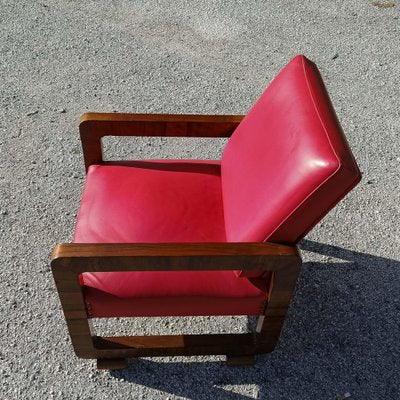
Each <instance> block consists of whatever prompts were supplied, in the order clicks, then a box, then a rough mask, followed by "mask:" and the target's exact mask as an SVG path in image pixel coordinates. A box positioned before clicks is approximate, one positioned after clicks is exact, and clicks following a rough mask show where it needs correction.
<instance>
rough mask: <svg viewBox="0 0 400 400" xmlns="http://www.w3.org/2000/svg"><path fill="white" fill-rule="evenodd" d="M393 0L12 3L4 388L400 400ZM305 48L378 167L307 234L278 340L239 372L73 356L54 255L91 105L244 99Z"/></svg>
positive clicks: (72, 201)
mask: <svg viewBox="0 0 400 400" xmlns="http://www.w3.org/2000/svg"><path fill="white" fill-rule="evenodd" d="M393 1H394V3H395V4H394V6H393V7H390V5H393V3H392V4H391V3H389V2H386V3H383V4H386V5H389V6H388V7H383V6H382V4H381V6H379V3H374V4H373V3H372V2H370V1H361V0H354V1H351V2H349V1H332V2H321V1H317V0H309V1H307V2H297V1H294V0H292V1H269V2H262V1H251V0H246V1H236V2H230V1H218V2H216V1H215V2H214V1H200V2H199V1H190V2H187V1H186V2H180V1H176V2H172V1H161V0H159V1H156V2H149V1H128V0H126V1H120V0H114V1H102V0H99V1H96V2H94V1H86V2H78V1H73V0H63V1H59V0H42V1H40V2H29V1H26V0H21V1H18V2H11V1H7V0H0V21H1V30H0V85H1V86H0V88H1V96H0V100H1V106H0V132H1V137H0V152H1V157H0V167H1V172H0V187H1V196H0V223H1V228H0V232H1V236H0V237H1V252H0V263H1V264H0V265H1V270H0V274H1V276H0V287H1V289H0V290H1V299H2V301H1V304H0V345H1V347H0V348H1V350H0V383H1V386H0V391H1V394H0V399H2V400H3V399H53V398H54V399H131V398H132V399H141V398H143V399H167V398H169V399H173V398H189V399H253V398H258V399H285V400H287V399H336V398H338V396H340V395H344V394H345V393H349V394H350V396H351V397H350V399H362V400H367V399H386V400H387V399H396V400H397V399H399V398H400V366H399V364H400V361H399V360H400V344H399V343H400V341H399V331H400V313H399V311H400V261H399V260H400V250H399V247H400V246H399V242H400V237H399V236H400V235H399V221H398V215H399V203H400V201H399V200H400V199H399V169H400V168H399V166H400V154H399V148H400V143H399V135H398V130H399V126H400V123H399V88H400V82H399V80H400V79H399V77H400V61H399V60H400V51H399V46H398V44H399V37H400V35H399V19H398V18H399V7H400V4H399V2H398V1H397V0H393ZM302 3H303V4H302ZM376 4H378V5H376ZM297 53H303V54H305V55H307V56H308V57H309V58H311V59H312V60H314V61H315V62H316V63H317V65H318V66H319V67H320V69H321V72H322V75H323V77H324V79H325V82H326V85H327V87H328V90H329V92H330V93H331V96H332V100H333V103H334V105H335V108H336V110H337V112H338V115H339V118H340V120H341V122H342V125H343V128H344V130H345V132H346V134H347V137H348V139H349V142H350V144H351V146H352V148H353V150H354V154H355V156H356V158H357V160H358V162H359V165H360V168H361V170H362V171H363V175H364V178H363V181H362V182H361V183H360V185H359V186H358V187H357V188H356V189H355V190H354V191H353V192H352V193H351V194H350V195H349V196H348V197H347V198H346V199H345V200H344V201H343V202H341V203H340V205H339V206H338V207H336V208H335V209H334V210H333V211H332V212H331V213H330V214H329V215H328V216H327V217H326V218H325V219H324V221H323V222H322V223H320V224H319V225H318V226H317V227H316V228H315V229H314V230H313V231H312V233H310V234H309V235H308V237H307V239H306V240H304V241H303V242H302V243H301V248H302V249H303V255H304V261H305V263H304V266H303V270H302V274H301V276H300V280H299V283H298V286H297V292H296V295H295V298H294V300H293V302H292V305H291V307H290V311H289V315H288V318H287V321H286V323H285V327H284V330H283V334H282V336H281V339H280V342H279V346H278V348H277V349H276V351H275V352H274V353H272V354H270V355H266V356H262V357H260V358H259V360H258V363H257V364H256V365H255V366H254V367H246V368H236V369H230V368H228V367H227V366H225V365H224V363H223V362H221V360H222V358H219V357H193V358H171V359H140V360H136V361H134V360H132V362H131V363H130V366H129V369H127V370H125V371H122V372H108V371H101V372H99V371H96V370H95V367H94V363H93V362H91V361H83V360H79V359H77V358H76V357H75V356H74V354H73V351H72V348H71V344H70V341H69V337H68V335H67V330H66V326H65V322H64V320H63V316H62V313H61V309H60V303H59V300H58V297H57V294H56V291H55V287H54V283H53V279H52V276H51V274H50V269H49V258H50V252H51V248H52V246H53V245H54V244H55V243H56V242H65V241H70V240H71V237H72V232H73V226H74V220H75V216H76V212H77V207H78V204H79V199H80V195H81V190H82V185H83V182H84V168H83V161H82V156H81V150H80V143H79V139H78V134H77V125H78V118H79V115H80V114H82V113H84V112H86V111H88V110H91V111H114V110H115V111H121V112H143V113H146V112H165V113H202V114H207V113H218V114H224V113H245V112H246V111H247V110H248V109H249V107H250V106H251V105H252V103H253V102H254V101H255V99H256V98H257V97H258V96H259V95H260V94H261V92H262V91H263V90H264V88H265V87H266V86H267V84H268V83H269V82H270V80H271V79H272V78H273V77H274V76H275V74H276V73H277V72H278V71H279V70H280V69H281V68H282V67H283V66H284V65H285V63H286V62H288V61H289V60H290V59H291V58H292V57H293V56H294V55H295V54H297ZM123 144H124V142H123V141H118V140H117V141H115V140H111V141H109V142H108V143H107V146H106V147H107V153H108V154H107V156H108V157H110V158H113V157H117V156H118V155H121V154H122V155H130V156H131V157H135V158H152V157H171V156H175V157H193V155H194V154H196V155H198V154H200V156H201V157H204V158H213V157H218V156H219V153H220V151H221V148H222V145H223V143H222V142H221V141H218V140H199V141H193V140H186V141H185V140H180V141H179V140H172V141H171V142H167V141H166V140H165V139H152V140H148V139H145V140H136V141H133V140H131V141H127V142H126V144H127V145H126V146H125V145H124V146H122V145H123ZM121 148H123V150H125V152H121ZM127 148H129V150H127ZM117 322H118V321H111V322H110V323H108V324H104V323H99V324H98V329H99V330H100V331H104V330H107V331H116V330H117V331H118V330H119V331H121V330H123V331H125V330H127V329H128V327H129V329H130V330H133V331H137V332H140V331H145V332H154V331H155V330H157V331H158V332H164V333H166V332H180V331H185V330H186V331H189V330H190V329H193V327H195V329H196V331H198V332H207V331H217V330H218V331H243V330H246V326H247V320H246V319H245V318H221V320H219V319H216V318H211V319H207V318H190V319H184V320H180V319H170V320H168V321H166V322H164V321H160V320H159V319H156V320H148V319H138V320H135V321H133V322H132V323H129V325H128V324H127V323H122V324H117Z"/></svg>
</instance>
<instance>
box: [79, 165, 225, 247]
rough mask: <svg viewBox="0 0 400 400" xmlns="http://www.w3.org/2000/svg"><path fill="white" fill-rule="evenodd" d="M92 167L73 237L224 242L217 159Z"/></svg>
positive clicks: (90, 240)
mask: <svg viewBox="0 0 400 400" xmlns="http://www.w3.org/2000/svg"><path fill="white" fill-rule="evenodd" d="M125 164H126V165H125V166H120V165H112V166H102V165H92V166H91V167H90V168H89V171H88V174H87V177H86V184H85V188H84V193H83V197H82V201H81V208H80V210H79V215H78V221H77V225H76V230H75V235H74V241H75V242H80V243H124V242H131V243H135V242H224V241H225V228H224V217H223V208H222V196H221V176H220V164H219V162H218V161H208V162H201V161H183V160H180V161H179V160H177V161H136V162H130V163H125Z"/></svg>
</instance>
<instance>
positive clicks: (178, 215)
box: [74, 160, 266, 317]
mask: <svg viewBox="0 0 400 400" xmlns="http://www.w3.org/2000/svg"><path fill="white" fill-rule="evenodd" d="M220 179H221V177H220V165H219V162H217V161H207V162H205V161H204V162H201V161H182V160H181V161H152V162H149V161H137V162H129V163H125V165H124V166H116V165H115V166H102V165H92V166H91V167H90V168H89V171H88V174H87V178H86V184H85V189H84V193H83V198H82V202H81V208H80V211H79V215H78V220H77V224H76V229H75V236H74V242H79V243H122V242H204V241H208V242H221V241H225V228H224V220H223V209H222V196H221V182H220ZM232 267H234V266H232ZM81 281H82V283H83V284H84V286H85V289H84V293H85V300H86V304H87V309H88V311H89V315H90V316H91V317H123V316H125V317H133V316H156V315H157V316H163V315H171V316H173V315H177V316H179V315H180V316H184V315H211V314H214V315H240V314H243V315H257V314H259V313H260V311H261V309H262V307H263V306H264V302H265V298H266V293H265V290H264V291H263V290H260V289H258V288H257V287H256V286H254V285H253V284H252V283H250V281H248V280H247V279H238V278H237V276H236V274H235V272H234V271H222V272H221V271H183V272H171V271H168V272H167V271H166V272H164V271H162V272H119V273H85V274H83V276H82V279H81ZM258 286H260V287H262V286H263V284H262V282H260V283H259V285H258ZM264 286H265V285H264Z"/></svg>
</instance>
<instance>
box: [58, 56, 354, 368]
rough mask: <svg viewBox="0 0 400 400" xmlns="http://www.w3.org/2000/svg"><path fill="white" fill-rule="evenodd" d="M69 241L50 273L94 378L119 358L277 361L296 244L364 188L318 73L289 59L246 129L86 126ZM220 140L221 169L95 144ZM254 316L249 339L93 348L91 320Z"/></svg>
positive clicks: (114, 117)
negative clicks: (266, 357)
mask: <svg viewBox="0 0 400 400" xmlns="http://www.w3.org/2000/svg"><path fill="white" fill-rule="evenodd" d="M80 134H81V140H82V145H83V154H84V159H85V166H86V171H87V176H86V183H85V188H84V192H83V197H82V202H81V206H80V210H79V214H78V219H77V223H76V229H75V234H74V241H73V243H71V244H59V245H57V246H56V247H55V249H54V252H53V257H52V262H51V265H52V271H53V276H54V279H55V282H56V285H57V289H58V292H59V295H60V299H61V303H62V306H63V310H64V314H65V318H66V321H67V325H68V329H69V333H70V336H71V340H72V344H73V346H74V349H75V352H76V354H77V355H78V356H80V357H83V358H95V359H97V360H98V367H99V368H121V367H124V366H125V365H126V362H125V359H126V358H128V357H140V356H169V355H201V354H225V355H227V356H228V362H229V363H230V364H243V363H251V362H254V355H255V354H257V353H264V352H270V351H272V350H273V349H274V347H275V344H276V342H277V340H278V338H279V334H280V330H281V327H282V325H283V322H284V318H285V315H286V310H287V308H288V305H289V302H290V298H291V295H292V292H293V289H294V286H295V284H296V280H297V276H298V273H299V269H300V266H301V258H300V255H299V252H298V250H297V247H296V243H297V242H298V241H299V240H300V239H301V238H302V237H304V235H306V233H307V232H308V231H309V230H310V229H311V228H312V227H313V226H314V225H315V224H316V223H317V222H318V221H319V220H320V219H321V218H322V217H323V216H324V215H325V214H326V213H327V212H328V211H329V210H330V209H331V208H332V207H333V206H334V205H335V204H336V203H337V202H338V201H339V200H340V199H341V198H342V197H343V196H345V194H346V193H347V192H348V191H349V190H351V189H352V188H353V187H354V186H355V185H356V184H357V183H358V181H359V180H360V172H359V170H358V168H357V165H356V162H355V160H354V158H353V156H352V154H351V151H350V149H349V147H348V145H347V143H346V140H345V138H344V136H343V133H342V130H341V128H340V125H339V123H338V121H337V118H336V116H335V113H334V110H333V108H332V105H331V103H330V101H329V97H328V95H327V92H326V89H325V87H324V85H323V83H322V80H321V77H320V75H319V73H318V70H317V68H316V67H315V65H314V64H313V63H312V62H310V61H309V60H307V59H306V58H305V57H304V56H297V57H295V58H294V59H293V60H292V61H290V62H289V64H288V65H287V66H286V67H285V68H284V69H283V70H282V71H281V72H280V73H279V75H278V76H277V77H276V78H275V79H274V80H273V82H272V83H271V84H270V86H269V87H268V88H267V90H266V91H265V92H264V93H263V94H262V96H261V97H260V99H259V100H258V101H257V102H256V104H255V105H254V106H253V107H252V109H251V110H250V111H249V113H248V114H247V115H246V116H245V117H242V116H205V115H203V116H202V115H134V114H96V113H89V114H85V115H84V116H83V117H82V119H81V124H80ZM106 135H117V136H139V135H142V136H190V137H196V136H197V137H199V136H202V137H230V139H229V141H228V144H227V145H226V148H225V150H224V153H223V156H222V160H220V161H219V160H218V161H199V160H197V161H193V160H153V161H121V162H106V161H103V159H102V150H101V138H102V137H103V136H106ZM201 315H257V316H259V322H258V326H257V329H256V331H255V332H251V333H248V334H231V335H229V334H218V335H175V336H139V337H138V336H135V337H98V336H94V335H93V334H92V331H91V327H90V319H91V318H107V317H141V316H148V317H153V316H201Z"/></svg>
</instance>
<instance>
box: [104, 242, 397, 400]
mask: <svg viewBox="0 0 400 400" xmlns="http://www.w3.org/2000/svg"><path fill="white" fill-rule="evenodd" d="M300 248H301V249H302V250H303V251H305V252H310V253H314V254H315V255H318V257H320V256H322V257H323V261H317V262H314V261H307V262H305V263H304V264H303V269H302V272H301V276H300V279H299V282H298V285H297V289H296V293H295V296H294V298H293V301H292V304H291V306H290V309H289V312H288V316H287V319H286V322H285V326H284V329H283V332H282V335H281V338H280V340H279V343H278V346H277V348H276V350H275V351H274V352H273V353H270V354H268V355H264V356H261V357H260V358H259V362H258V363H257V364H256V365H254V366H252V367H245V368H244V367H237V368H234V369H232V368H229V367H227V366H225V365H224V363H223V362H222V361H221V362H218V361H215V362H205V361H203V360H202V361H189V362H182V361H181V360H178V361H175V359H173V358H172V359H169V360H168V361H166V360H164V361H161V359H160V361H154V360H150V359H136V360H132V361H131V362H130V363H129V368H128V369H126V370H118V371H117V370H115V371H110V374H111V376H113V377H115V378H118V379H124V380H125V381H127V382H131V383H134V384H138V385H143V386H146V387H150V388H153V389H155V390H158V391H161V392H164V393H166V395H173V396H178V397H183V398H188V399H251V398H257V399H287V398H291V399H292V398H293V399H308V398H321V399H325V398H332V399H335V398H337V397H338V395H339V394H340V393H344V392H346V391H349V392H350V393H351V395H352V397H351V398H353V397H354V398H363V399H369V398H371V399H373V398H385V399H398V398H399V397H400V387H399V384H398V382H400V372H399V370H398V369H396V365H397V364H398V356H399V353H400V346H399V344H398V340H397V339H398V332H399V330H398V329H399V327H400V313H399V311H400V299H399V293H400V280H399V279H397V280H396V279H390V277H392V278H393V277H395V276H396V275H397V277H398V275H399V274H400V261H396V260H392V259H389V258H385V257H379V256H374V255H371V254H365V253H360V252H356V251H352V250H348V249H345V248H341V247H338V246H333V245H327V244H323V243H318V242H315V241H312V240H302V241H301V242H300ZM332 259H334V260H332ZM325 260H326V261H325ZM385 277H389V279H388V278H386V279H385ZM379 282H381V284H379ZM321 286H322V287H321ZM373 289H375V291H376V292H378V293H377V294H376V295H374V294H372V290H373ZM382 292H385V293H386V299H384V298H382V297H381V296H379V295H380V294H382ZM379 299H380V300H379ZM249 323H250V324H252V323H253V322H252V321H251V320H250V321H249ZM396 338H397V339H396Z"/></svg>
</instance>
